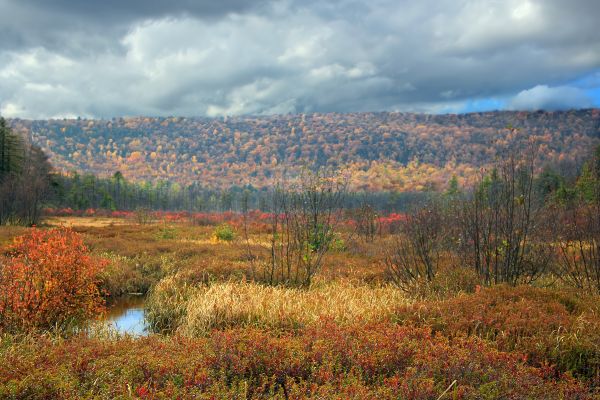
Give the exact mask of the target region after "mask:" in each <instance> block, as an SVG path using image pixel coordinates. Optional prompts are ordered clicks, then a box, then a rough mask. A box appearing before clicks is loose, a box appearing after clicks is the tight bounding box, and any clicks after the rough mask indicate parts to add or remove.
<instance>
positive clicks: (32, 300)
mask: <svg viewBox="0 0 600 400" xmlns="http://www.w3.org/2000/svg"><path fill="white" fill-rule="evenodd" d="M88 253H89V252H88V249H87V247H86V246H85V245H84V244H83V241H82V239H81V237H80V236H79V235H78V234H77V233H75V232H74V231H72V230H71V229H67V228H60V229H51V230H39V229H33V230H31V232H29V233H28V234H27V235H24V236H20V237H17V238H15V241H14V243H13V245H12V246H11V247H10V248H9V249H8V251H7V252H6V255H5V256H4V257H3V259H1V260H0V330H30V329H37V328H48V327H51V326H54V325H56V324H59V325H60V324H63V323H68V322H81V321H82V320H84V319H86V318H89V317H92V316H94V315H96V314H98V313H99V312H101V311H102V310H103V299H102V296H101V293H100V291H99V289H98V286H97V283H98V279H97V276H98V273H99V272H100V271H101V270H102V268H103V267H104V265H105V262H104V261H103V260H97V259H95V258H93V257H91V256H90V255H89V254H88Z"/></svg>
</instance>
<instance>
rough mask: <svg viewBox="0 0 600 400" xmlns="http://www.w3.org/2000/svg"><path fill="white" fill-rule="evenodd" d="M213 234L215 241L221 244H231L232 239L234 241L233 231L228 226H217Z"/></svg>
mask: <svg viewBox="0 0 600 400" xmlns="http://www.w3.org/2000/svg"><path fill="white" fill-rule="evenodd" d="M213 234H214V236H215V238H216V239H217V240H221V241H223V242H231V241H233V239H235V231H234V230H233V228H232V227H231V226H230V225H228V224H221V225H219V226H217V228H216V229H215V231H214V232H213Z"/></svg>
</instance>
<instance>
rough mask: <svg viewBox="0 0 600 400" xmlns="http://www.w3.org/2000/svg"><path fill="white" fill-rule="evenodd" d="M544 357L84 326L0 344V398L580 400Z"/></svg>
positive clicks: (385, 333) (409, 333)
mask: <svg viewBox="0 0 600 400" xmlns="http://www.w3.org/2000/svg"><path fill="white" fill-rule="evenodd" d="M554 377H555V371H554V370H553V369H552V368H551V367H544V368H534V367H530V366H528V365H526V363H524V361H523V357H522V356H520V355H519V354H509V353H504V352H501V351H498V350H497V349H494V348H492V347H490V346H488V345H487V344H486V343H485V342H484V341H482V340H480V339H478V338H456V339H453V340H450V339H448V338H446V337H444V336H441V335H434V334H431V331H430V330H429V329H427V328H415V327H407V326H398V325H395V324H391V323H389V322H378V323H372V324H353V325H344V326H342V325H339V324H336V323H334V322H332V321H330V320H322V321H320V322H319V323H318V324H315V325H314V326H311V327H310V328H306V329H303V330H300V331H298V332H297V333H296V334H295V335H290V334H278V333H275V332H271V331H265V330H260V329H253V328H247V329H233V330H226V331H214V332H212V333H211V334H210V335H209V336H206V337H203V338H184V337H171V338H169V337H160V336H152V337H147V338H142V339H138V340H133V339H131V338H122V339H119V340H113V341H106V340H101V339H93V338H89V337H85V336H81V337H76V338H73V339H71V340H66V341H59V342H56V343H55V342H51V341H50V339H48V338H39V339H37V340H24V341H21V342H16V343H7V344H5V345H3V346H0V397H2V398H28V399H45V398H56V399H70V398H132V397H138V398H200V399H202V398H205V399H211V398H212V399H215V398H220V399H221V398H222V399H225V398H226V399H258V398H276V399H284V398H286V399H289V398H291V399H301V398H314V399H329V398H331V399H333V398H335V399H340V398H344V399H398V398H401V399H425V400H427V399H432V400H435V399H439V398H441V397H440V395H441V394H442V393H444V392H445V391H446V389H447V388H448V387H450V386H451V385H452V383H453V382H455V383H454V385H452V387H451V389H450V390H449V393H447V395H446V398H453V399H495V398H507V399H526V398H527V399H542V398H543V399H591V398H592V394H590V392H589V390H588V388H587V387H585V386H584V385H582V384H581V383H578V382H576V381H574V380H572V379H570V378H569V377H567V376H561V377H560V378H561V379H560V380H555V379H554Z"/></svg>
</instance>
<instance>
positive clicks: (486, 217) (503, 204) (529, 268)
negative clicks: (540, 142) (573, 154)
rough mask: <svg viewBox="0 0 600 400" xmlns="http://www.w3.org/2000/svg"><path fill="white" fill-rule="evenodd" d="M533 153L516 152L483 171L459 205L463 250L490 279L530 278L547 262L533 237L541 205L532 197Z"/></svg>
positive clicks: (490, 281)
mask: <svg viewBox="0 0 600 400" xmlns="http://www.w3.org/2000/svg"><path fill="white" fill-rule="evenodd" d="M534 161H535V156H534V153H530V154H529V155H526V156H524V157H522V158H516V157H515V156H514V154H511V155H509V156H507V157H506V158H505V160H504V161H502V162H500V163H499V164H498V165H497V166H496V168H494V169H493V170H492V172H491V174H489V175H487V176H483V177H482V178H481V180H480V181H479V182H478V183H477V184H476V186H475V188H474V190H473V193H472V194H471V196H470V198H468V199H466V200H465V201H464V202H463V205H462V209H461V210H460V213H461V215H460V218H459V220H460V222H461V234H460V236H459V237H460V250H461V251H460V253H461V255H462V256H463V260H464V261H465V262H466V263H467V264H468V265H472V266H473V267H474V268H475V270H476V271H477V273H478V274H479V275H480V276H481V277H482V279H483V282H484V283H485V284H494V283H502V282H503V283H509V284H513V285H514V284H517V283H520V282H531V281H533V280H534V279H536V278H537V277H539V276H540V274H541V273H542V272H544V270H545V268H546V267H547V265H548V259H547V254H546V253H545V252H544V249H545V246H544V245H543V243H540V242H539V241H538V242H536V241H535V240H533V236H534V233H535V231H536V229H537V228H538V223H539V213H540V211H541V209H542V207H541V204H539V203H537V202H536V201H535V200H534V198H533V178H534Z"/></svg>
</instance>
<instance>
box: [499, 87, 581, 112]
mask: <svg viewBox="0 0 600 400" xmlns="http://www.w3.org/2000/svg"><path fill="white" fill-rule="evenodd" d="M592 105H593V102H592V99H591V98H590V97H589V96H588V95H587V94H586V92H585V91H584V90H582V89H579V88H576V87H571V86H556V87H548V86H546V85H538V86H535V87H533V88H531V89H527V90H523V91H521V92H519V94H517V95H516V96H515V97H514V98H513V99H512V100H511V102H510V103H509V108H510V109H513V110H566V109H571V108H588V107H592Z"/></svg>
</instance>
